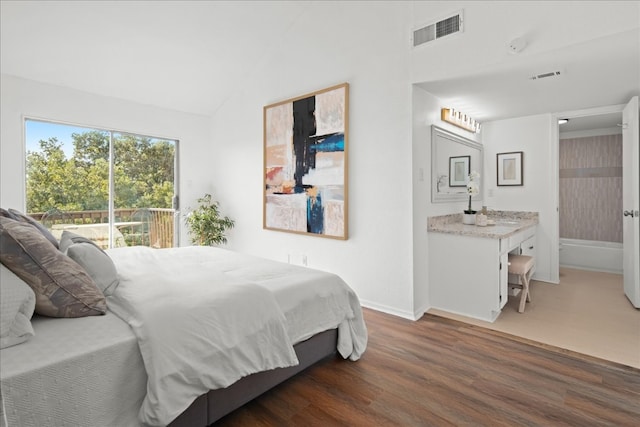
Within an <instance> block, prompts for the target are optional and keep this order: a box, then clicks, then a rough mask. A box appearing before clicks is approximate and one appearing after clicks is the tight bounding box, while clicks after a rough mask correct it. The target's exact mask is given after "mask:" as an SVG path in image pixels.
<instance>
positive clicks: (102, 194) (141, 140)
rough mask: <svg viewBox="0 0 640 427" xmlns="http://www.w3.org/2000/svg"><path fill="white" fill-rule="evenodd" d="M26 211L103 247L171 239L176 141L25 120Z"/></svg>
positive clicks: (157, 244)
mask: <svg viewBox="0 0 640 427" xmlns="http://www.w3.org/2000/svg"><path fill="white" fill-rule="evenodd" d="M25 137H26V192H27V194H26V201H27V206H26V208H27V214H29V215H30V216H32V217H33V218H35V219H37V220H39V221H41V222H42V223H43V224H45V225H46V226H47V227H48V228H50V229H51V231H52V233H53V234H54V235H55V236H56V237H58V238H59V237H60V236H61V235H62V232H63V231H64V230H68V231H71V232H74V233H76V234H80V235H83V236H85V237H88V238H90V239H91V240H93V241H95V242H96V243H98V244H99V245H100V246H101V247H104V248H107V247H118V246H132V245H144V246H150V247H154V248H166V247H172V246H174V242H176V241H177V238H176V233H175V230H176V228H177V227H176V224H175V222H176V221H175V215H174V213H175V210H174V209H175V208H177V206H176V204H177V203H176V201H177V194H176V188H177V186H176V173H175V172H176V166H175V165H176V158H177V146H178V142H177V141H175V140H170V139H163V138H155V137H149V136H143V135H134V134H129V133H123V132H116V131H111V130H104V129H93V128H86V127H79V126H72V125H66V124H60V123H52V122H47V121H40V120H32V119H27V120H25Z"/></svg>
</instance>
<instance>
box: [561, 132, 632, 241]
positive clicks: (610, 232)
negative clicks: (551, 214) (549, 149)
mask: <svg viewBox="0 0 640 427" xmlns="http://www.w3.org/2000/svg"><path fill="white" fill-rule="evenodd" d="M559 160H560V162H559V165H560V237H561V238H562V237H564V238H570V239H583V240H597V241H605V242H622V214H621V212H622V135H621V134H618V135H605V136H590V137H583V138H569V139H561V140H560V159H559Z"/></svg>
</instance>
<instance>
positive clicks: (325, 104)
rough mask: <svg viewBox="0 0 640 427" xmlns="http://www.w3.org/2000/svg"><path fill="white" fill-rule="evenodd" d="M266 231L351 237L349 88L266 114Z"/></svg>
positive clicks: (273, 107) (293, 102) (332, 90)
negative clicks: (349, 204)
mask: <svg viewBox="0 0 640 427" xmlns="http://www.w3.org/2000/svg"><path fill="white" fill-rule="evenodd" d="M263 123H264V129H263V139H264V146H263V149H264V151H263V159H264V163H263V178H264V181H263V184H264V185H263V219H262V221H263V229H266V230H276V231H284V232H290V233H298V234H305V235H310V236H318V237H327V238H333V239H341V240H346V239H347V238H348V223H349V221H348V198H347V195H348V186H347V183H348V145H349V144H348V133H349V132H348V130H349V84H348V83H343V84H339V85H336V86H332V87H329V88H326V89H322V90H318V91H315V92H312V93H309V94H306V95H302V96H298V97H296V98H292V99H287V100H285V101H281V102H278V103H275V104H270V105H267V106H265V107H264V109H263Z"/></svg>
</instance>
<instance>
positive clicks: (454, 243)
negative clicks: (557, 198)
mask: <svg viewBox="0 0 640 427" xmlns="http://www.w3.org/2000/svg"><path fill="white" fill-rule="evenodd" d="M536 223H537V221H536ZM464 227H468V228H460V226H457V228H458V229H461V230H463V231H464V234H461V233H452V232H434V231H433V230H430V233H429V299H430V305H431V307H433V308H437V309H440V310H443V311H447V312H450V313H456V314H461V315H464V316H467V317H473V318H476V319H481V320H485V321H489V322H493V321H495V320H496V318H497V317H498V315H499V314H500V311H501V310H502V307H504V305H505V304H506V302H507V298H508V271H507V269H508V255H509V252H511V251H518V252H519V251H520V249H521V248H525V249H524V250H525V251H526V250H528V249H526V248H528V247H529V246H528V244H530V243H531V242H532V241H531V239H532V238H533V239H534V241H535V230H536V227H535V224H533V225H531V224H527V225H526V226H524V227H495V228H493V229H492V230H491V231H490V233H487V231H486V230H478V231H477V235H474V230H473V229H474V228H475V229H480V228H485V227H476V226H472V225H469V226H464ZM487 228H488V227H487ZM527 242H528V243H527ZM533 250H535V243H534V244H533Z"/></svg>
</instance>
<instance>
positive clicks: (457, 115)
mask: <svg viewBox="0 0 640 427" xmlns="http://www.w3.org/2000/svg"><path fill="white" fill-rule="evenodd" d="M440 118H441V119H442V121H445V122H447V123H451V124H452V125H454V126H457V127H459V128H462V129H464V130H467V131H469V132H473V133H478V132H480V123H478V122H476V121H475V120H474V119H472V118H471V117H469V116H467V115H466V114H464V113H462V112H461V111H458V110H454V109H453V108H443V109H442V110H441V115H440Z"/></svg>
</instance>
